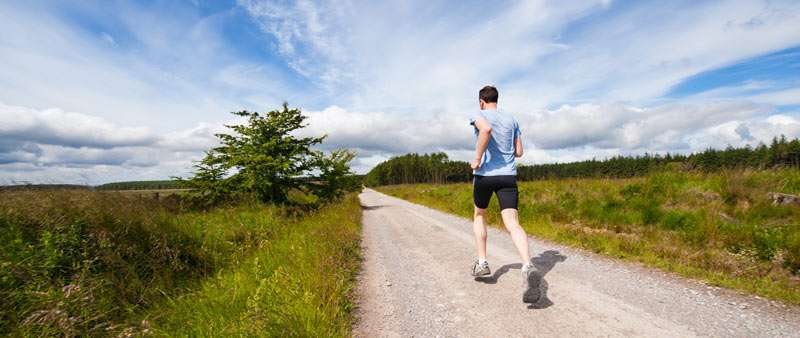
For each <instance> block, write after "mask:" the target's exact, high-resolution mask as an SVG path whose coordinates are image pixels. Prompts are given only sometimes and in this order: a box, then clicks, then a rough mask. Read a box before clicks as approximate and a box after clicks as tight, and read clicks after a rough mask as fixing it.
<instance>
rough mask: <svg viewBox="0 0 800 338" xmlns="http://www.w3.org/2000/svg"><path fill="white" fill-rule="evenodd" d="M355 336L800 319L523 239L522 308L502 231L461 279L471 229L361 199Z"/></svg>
mask: <svg viewBox="0 0 800 338" xmlns="http://www.w3.org/2000/svg"><path fill="white" fill-rule="evenodd" d="M360 198H361V204H362V207H363V212H364V215H363V226H364V230H363V231H364V233H363V244H362V245H363V249H364V258H365V259H364V263H363V264H364V266H363V270H362V272H361V275H360V276H359V286H358V295H359V301H358V302H359V304H358V310H357V315H358V320H357V323H356V326H355V328H354V335H355V336H358V337H411V336H414V337H523V336H537V337H560V336H564V337H567V336H570V337H587V336H591V337H593V336H603V337H609V336H611V337H615V336H625V337H630V336H647V337H693V336H726V337H729V336H742V337H753V336H759V337H765V336H766V337H771V336H780V337H800V309H798V308H797V307H787V306H785V305H783V304H780V303H778V302H773V301H768V300H765V299H762V298H758V297H754V296H746V295H740V294H738V293H735V292H732V291H729V290H725V289H721V288H717V287H711V286H706V285H704V284H702V283H699V282H695V281H690V280H686V279H683V278H680V277H676V276H674V275H672V274H667V273H662V272H659V271H654V270H652V269H647V268H644V267H640V266H638V265H636V264H631V263H626V262H620V261H616V260H613V259H608V258H604V257H599V256H597V255H594V254H590V253H586V252H584V251H581V250H577V249H570V248H568V247H563V246H559V245H555V244H553V243H550V242H545V241H541V240H536V239H534V238H532V239H531V243H530V245H531V248H532V254H533V255H534V256H535V258H534V263H535V264H536V265H537V268H538V269H539V271H540V272H541V273H543V274H544V286H545V296H544V297H543V298H542V299H541V300H540V302H539V303H537V304H534V305H529V304H524V303H523V302H522V292H523V289H522V275H521V272H520V270H519V269H520V263H519V262H518V258H517V255H516V251H515V249H514V246H513V244H512V242H511V238H510V237H509V236H508V233H506V232H504V231H501V230H499V229H494V228H492V229H490V230H489V243H488V252H489V254H488V257H487V259H488V261H489V264H490V265H491V268H492V272H493V276H492V278H489V279H487V280H485V281H476V280H474V279H473V278H472V277H471V276H470V271H471V270H470V269H471V264H472V260H473V257H474V255H475V253H474V239H473V235H472V225H471V222H470V221H469V220H466V219H463V218H460V217H456V216H452V215H449V214H446V213H442V212H439V211H435V210H432V209H429V208H426V207H423V206H420V205H416V204H413V203H410V202H407V201H404V200H401V199H397V198H394V197H390V196H387V195H384V194H381V193H379V192H376V191H373V190H370V189H366V190H365V191H364V192H363V193H362V194H361V195H360Z"/></svg>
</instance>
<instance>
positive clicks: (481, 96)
mask: <svg viewBox="0 0 800 338" xmlns="http://www.w3.org/2000/svg"><path fill="white" fill-rule="evenodd" d="M498 96H500V94H499V93H498V92H497V88H495V87H492V86H486V87H483V88H481V90H480V91H478V101H479V103H480V106H481V110H483V109H497V97H498Z"/></svg>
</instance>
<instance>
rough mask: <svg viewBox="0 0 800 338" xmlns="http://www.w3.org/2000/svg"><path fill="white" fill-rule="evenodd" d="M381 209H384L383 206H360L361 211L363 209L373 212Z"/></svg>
mask: <svg viewBox="0 0 800 338" xmlns="http://www.w3.org/2000/svg"><path fill="white" fill-rule="evenodd" d="M383 207H384V206H383V205H362V206H361V209H363V210H375V209H380V208H383Z"/></svg>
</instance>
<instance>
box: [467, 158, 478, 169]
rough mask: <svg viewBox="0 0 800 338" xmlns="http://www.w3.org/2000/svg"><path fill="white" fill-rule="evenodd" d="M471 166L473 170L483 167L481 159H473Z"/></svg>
mask: <svg viewBox="0 0 800 338" xmlns="http://www.w3.org/2000/svg"><path fill="white" fill-rule="evenodd" d="M469 166H470V167H472V170H478V169H480V167H481V160H479V159H474V160H472V163H470V164H469Z"/></svg>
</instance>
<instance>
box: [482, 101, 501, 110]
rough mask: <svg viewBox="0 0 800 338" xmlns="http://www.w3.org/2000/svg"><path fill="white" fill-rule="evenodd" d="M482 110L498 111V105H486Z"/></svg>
mask: <svg viewBox="0 0 800 338" xmlns="http://www.w3.org/2000/svg"><path fill="white" fill-rule="evenodd" d="M481 110H497V103H494V104H485V105H484V106H483V109H481Z"/></svg>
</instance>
